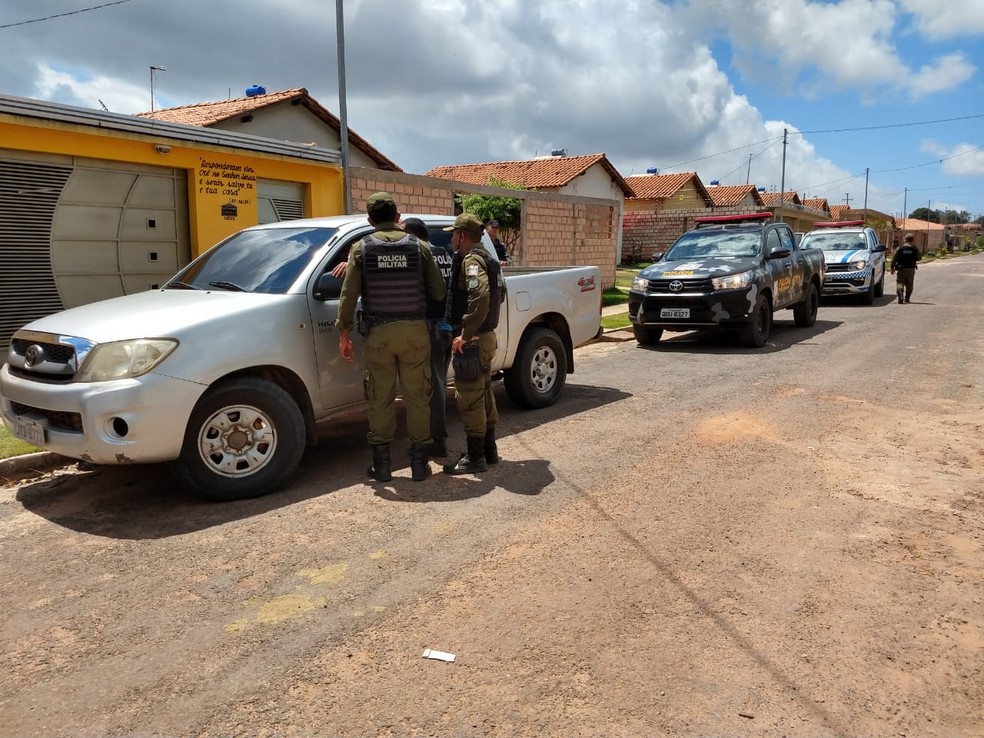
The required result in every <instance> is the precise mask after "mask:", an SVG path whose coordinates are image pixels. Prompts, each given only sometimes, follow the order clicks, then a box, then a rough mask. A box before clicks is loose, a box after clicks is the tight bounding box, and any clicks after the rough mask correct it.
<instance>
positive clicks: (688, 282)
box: [646, 277, 713, 295]
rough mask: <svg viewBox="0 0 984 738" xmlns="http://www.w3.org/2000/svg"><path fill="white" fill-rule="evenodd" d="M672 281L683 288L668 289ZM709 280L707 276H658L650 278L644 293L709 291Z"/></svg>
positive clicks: (671, 293)
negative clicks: (688, 277)
mask: <svg viewBox="0 0 984 738" xmlns="http://www.w3.org/2000/svg"><path fill="white" fill-rule="evenodd" d="M674 282H679V283H681V284H682V285H683V289H680V290H672V289H670V284H672V283H674ZM712 289H713V288H712V287H711V280H710V279H707V278H703V277H702V278H698V279H686V278H683V279H681V278H679V277H660V278H659V279H650V280H649V284H648V285H647V286H646V294H652V293H666V294H670V295H678V294H680V293H687V292H698V293H702V292H711V291H712Z"/></svg>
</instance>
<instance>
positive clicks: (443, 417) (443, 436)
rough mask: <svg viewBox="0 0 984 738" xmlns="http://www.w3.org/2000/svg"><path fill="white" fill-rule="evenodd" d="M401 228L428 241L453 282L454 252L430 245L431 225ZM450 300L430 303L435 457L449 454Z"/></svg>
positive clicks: (415, 221)
mask: <svg viewBox="0 0 984 738" xmlns="http://www.w3.org/2000/svg"><path fill="white" fill-rule="evenodd" d="M400 226H401V227H402V228H403V230H404V231H405V232H406V233H412V234H413V235H414V236H416V237H417V238H419V239H420V240H421V241H423V242H425V243H426V244H427V246H428V247H429V248H430V250H431V253H432V254H433V255H434V262H435V263H436V264H437V268H438V269H440V270H441V277H442V278H443V279H444V282H445V283H448V282H449V281H450V280H451V264H452V261H453V259H452V256H453V255H452V252H451V248H450V247H449V246H438V245H437V244H434V243H431V242H430V233H429V232H428V230H427V225H426V224H425V223H424V221H422V220H421V219H420V218H405V219H404V220H403V222H402V223H400ZM446 302H447V301H446V300H428V301H427V329H428V331H429V332H430V347H431V353H430V367H431V381H432V383H433V385H434V391H433V392H431V403H430V431H431V433H430V434H431V447H430V457H431V458H443V457H445V456H447V455H448V421H447V410H448V407H447V406H448V393H447V385H448V366H449V365H450V364H451V338H452V336H453V333H452V330H453V329H452V327H451V324H450V323H449V322H447V320H446V319H445V312H446V309H447V305H446Z"/></svg>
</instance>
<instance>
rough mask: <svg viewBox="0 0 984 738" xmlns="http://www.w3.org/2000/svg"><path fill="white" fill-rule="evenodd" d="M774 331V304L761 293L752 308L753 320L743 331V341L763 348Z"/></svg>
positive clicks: (747, 344)
mask: <svg viewBox="0 0 984 738" xmlns="http://www.w3.org/2000/svg"><path fill="white" fill-rule="evenodd" d="M770 333H772V305H770V304H769V300H768V298H767V297H765V295H759V296H758V299H757V300H756V301H755V307H754V308H753V309H752V315H751V320H750V321H749V323H748V325H747V326H745V329H744V330H743V331H742V332H741V342H742V343H743V344H745V345H746V346H751V347H752V348H762V347H763V346H764V345H765V342H766V341H768V340H769V334H770Z"/></svg>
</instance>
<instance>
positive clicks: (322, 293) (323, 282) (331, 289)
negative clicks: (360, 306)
mask: <svg viewBox="0 0 984 738" xmlns="http://www.w3.org/2000/svg"><path fill="white" fill-rule="evenodd" d="M341 294H342V280H341V278H339V277H333V276H332V275H331V272H325V273H324V274H322V275H321V276H320V277H318V284H317V285H315V288H314V295H313V297H314V299H315V300H317V301H318V302H325V301H326V300H337V299H338V298H339V297H340V296H341Z"/></svg>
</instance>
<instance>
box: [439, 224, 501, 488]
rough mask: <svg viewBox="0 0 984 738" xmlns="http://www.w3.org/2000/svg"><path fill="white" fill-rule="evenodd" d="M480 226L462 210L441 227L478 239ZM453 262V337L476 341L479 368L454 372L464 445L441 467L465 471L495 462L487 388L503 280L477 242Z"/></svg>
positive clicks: (494, 416)
mask: <svg viewBox="0 0 984 738" xmlns="http://www.w3.org/2000/svg"><path fill="white" fill-rule="evenodd" d="M482 228H483V226H482V222H481V221H480V220H478V218H476V217H475V216H474V215H472V214H470V213H463V214H462V215H460V216H458V218H457V219H456V220H455V224H454V226H452V227H451V228H449V229H445V230H461V231H465V232H467V233H470V234H472V236H474V237H477V238H481V234H482ZM459 243H460V242H459ZM458 253H459V254H460V253H461V252H460V251H459V252H458ZM459 260H460V261H459ZM455 263H456V267H457V268H456V270H455V271H454V272H453V273H452V276H451V280H452V281H451V294H450V295H449V298H448V305H449V316H450V318H451V322H452V324H453V326H454V328H455V329H456V330H457V331H458V336H459V338H458V339H455V340H456V341H458V342H459V343H460V342H464V343H465V344H470V343H472V342H474V343H477V344H478V350H479V358H480V360H481V365H482V370H483V371H482V374H481V375H480V376H479V377H478V378H476V379H471V380H468V379H462V378H461V377H459V376H458V375H457V374H456V375H455V378H454V398H455V402H456V404H457V406H458V412H459V413H460V414H461V420H462V424H463V425H464V427H465V442H466V444H467V449H468V450H467V451H466V452H465V453H464V454H462V455H461V458H460V459H459V460H458V462H457V463H452V464H447V465H445V467H444V471H445V472H446V473H448V474H468V473H471V472H476V471H484V470H485V469H486V464H487V463H489V464H495V463H498V461H499V455H498V450H497V448H496V443H495V427H496V424H497V423H498V422H499V411H498V409H497V408H496V405H495V395H494V394H493V392H492V361H493V359H494V358H495V352H496V350H497V349H498V345H497V341H496V336H495V327H496V325H497V323H498V316H499V302H500V299H501V297H502V296H503V294H504V292H503V290H504V285H503V282H502V271H501V268H500V266H499V262H498V261H496V260H495V259H494V258H492V256H491V255H490V254H489V253H488V252H487V251H486V250H485V247H484V246H483V245H482V243H481V241H479V242H478V243H475V244H473V245H472V247H471V248H470V249H469V250H468V251H467V252H466V253H465V254H464V256H460V257H459V258H456V260H455Z"/></svg>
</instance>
